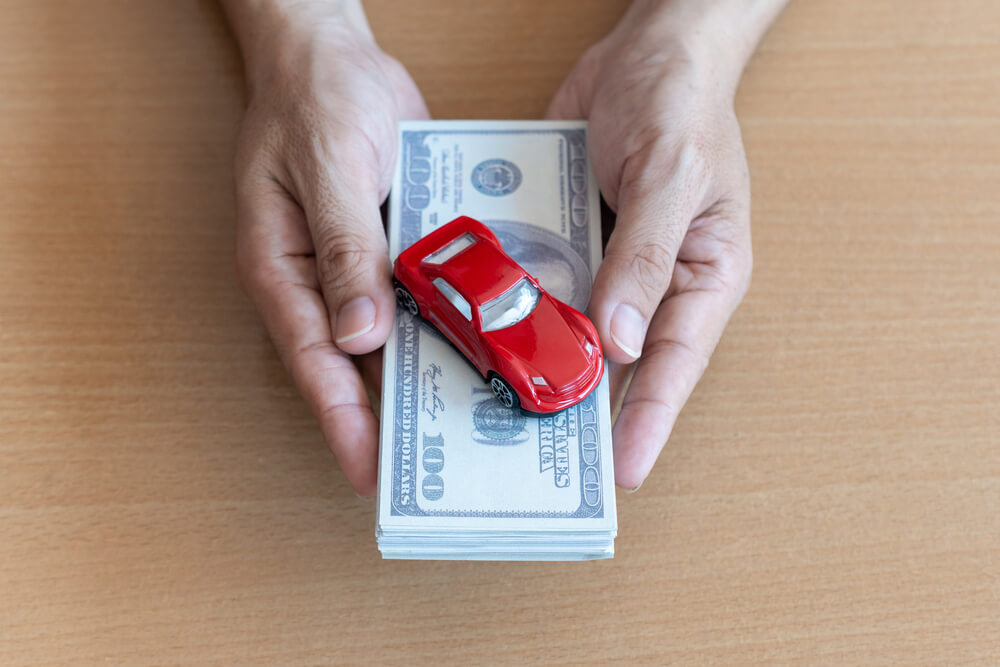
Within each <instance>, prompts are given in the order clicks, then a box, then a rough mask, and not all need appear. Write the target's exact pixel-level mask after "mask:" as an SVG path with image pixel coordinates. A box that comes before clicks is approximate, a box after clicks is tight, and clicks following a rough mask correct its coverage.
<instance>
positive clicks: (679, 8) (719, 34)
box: [619, 0, 787, 95]
mask: <svg viewBox="0 0 1000 667" xmlns="http://www.w3.org/2000/svg"><path fill="white" fill-rule="evenodd" d="M786 3H787V0H749V1H748V0H634V2H633V3H632V5H631V6H630V7H629V10H628V12H627V13H626V15H625V17H624V18H623V19H622V23H621V24H620V26H619V27H621V26H626V27H627V30H628V32H630V33H632V34H635V32H634V31H639V33H640V34H641V35H642V36H643V38H647V37H648V39H650V40H651V43H652V44H653V45H660V46H666V48H672V49H675V50H678V51H680V52H682V53H683V54H684V55H685V57H686V58H688V59H689V60H690V61H691V62H692V65H693V66H695V67H696V68H697V69H698V70H699V71H701V72H702V73H704V74H706V75H708V76H711V77H712V78H713V79H714V80H715V81H716V82H717V84H718V86H720V88H722V89H724V90H725V91H726V92H727V93H728V94H730V95H734V94H735V92H736V88H737V86H738V85H739V80H740V77H741V76H742V73H743V69H744V68H745V67H746V64H747V63H748V62H749V60H750V57H751V56H752V55H753V52H754V50H755V49H756V48H757V44H758V43H759V42H760V40H761V38H762V37H763V36H764V33H765V32H767V29H768V27H769V26H770V25H771V23H772V22H773V21H774V19H775V17H777V15H778V13H779V12H780V11H781V9H782V8H783V7H784V5H785V4H786Z"/></svg>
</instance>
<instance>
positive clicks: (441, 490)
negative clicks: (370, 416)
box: [376, 121, 617, 557]
mask: <svg viewBox="0 0 1000 667" xmlns="http://www.w3.org/2000/svg"><path fill="white" fill-rule="evenodd" d="M460 215H469V216H472V217H474V218H477V219H478V220H481V221H482V222H484V223H485V224H486V225H487V226H489V227H490V228H491V229H492V230H493V231H494V232H495V233H496V235H497V237H498V238H499V239H500V242H501V243H502V245H503V247H504V249H505V250H506V251H507V253H508V254H509V255H510V256H511V257H513V258H514V260H515V261H517V262H518V263H519V264H521V265H522V266H523V267H524V268H525V269H527V271H528V272H529V273H531V274H532V275H534V276H535V277H537V278H538V279H539V281H540V282H541V284H542V286H543V287H545V289H546V290H548V291H549V292H550V293H551V294H553V296H555V297H556V298H558V299H560V300H562V301H565V302H566V303H568V304H570V305H572V306H573V307H575V308H577V309H578V310H581V311H584V312H585V311H586V307H587V302H588V300H589V298H590V287H591V283H592V280H593V275H594V272H595V271H596V270H597V267H598V265H599V264H600V261H601V236H600V219H599V199H598V190H597V186H596V183H595V180H594V176H593V172H592V170H591V169H590V166H589V164H588V161H587V149H586V124H585V123H582V122H547V121H546V122H543V121H518V122H509V121H436V122H435V121H427V122H412V123H402V124H401V125H400V134H399V160H398V165H397V170H396V175H395V182H394V186H393V190H392V194H391V196H390V210H389V253H390V256H391V258H392V259H395V257H396V256H397V255H398V254H399V253H400V252H401V251H402V250H403V249H405V248H406V247H408V246H409V245H411V244H412V243H413V242H415V241H416V240H417V239H419V238H420V237H421V236H423V235H425V234H427V233H429V232H430V231H432V230H434V229H435V228H437V227H439V226H441V225H443V224H445V223H447V222H449V221H451V220H452V219H454V218H456V217H458V216H460ZM382 387H383V395H382V417H381V424H382V428H381V447H380V455H379V490H378V509H377V515H378V518H377V521H378V525H377V531H376V532H377V535H378V537H379V542H380V546H382V545H389V544H392V543H393V540H396V541H397V543H398V541H399V540H403V541H405V540H406V539H410V538H414V537H415V536H421V535H422V536H427V535H438V536H439V539H440V540H444V541H447V540H448V539H451V541H452V542H453V543H454V545H456V546H455V548H456V549H458V550H459V551H461V549H463V548H471V547H470V546H469V545H470V544H474V543H479V542H477V540H480V539H485V538H483V536H488V535H497V534H504V535H508V536H510V535H519V536H521V541H522V542H524V543H525V544H527V546H525V548H526V549H530V548H532V547H531V544H530V543H531V540H532V539H533V537H532V536H535V537H538V536H540V535H543V534H549V535H556V536H563V537H565V539H567V540H573V539H581V540H582V539H584V537H586V536H589V537H586V539H590V540H593V536H594V535H611V536H612V537H613V535H614V532H615V531H616V530H617V518H616V511H615V497H614V480H613V478H614V475H613V471H612V453H611V424H610V405H609V398H608V381H607V377H605V378H604V379H603V380H602V382H601V383H600V385H599V386H598V388H597V389H596V390H595V391H594V392H593V393H592V394H591V395H590V396H589V397H588V398H586V399H585V400H584V401H583V402H582V403H580V404H579V405H577V406H574V407H572V408H569V409H568V410H565V411H563V412H561V413H558V414H556V415H553V416H547V417H534V416H527V415H524V414H522V413H520V412H515V411H511V410H509V409H507V408H504V407H503V406H502V405H501V404H500V403H499V401H497V400H496V399H495V398H494V396H493V394H492V392H491V391H490V388H489V386H488V384H487V383H486V382H485V381H484V380H483V378H482V376H481V375H480V374H479V373H478V372H477V371H476V370H475V369H474V368H473V367H472V365H471V364H469V363H468V362H466V361H465V360H464V359H463V358H462V357H461V356H460V354H459V353H458V352H457V351H456V350H455V349H454V348H453V347H452V346H451V345H450V344H449V343H448V342H447V340H446V339H445V338H444V337H443V336H442V335H441V334H440V333H439V332H438V331H437V330H436V329H434V328H433V327H431V326H430V325H429V324H428V323H426V322H424V321H422V320H421V319H420V318H415V317H413V316H411V315H410V314H409V313H408V312H406V311H405V310H403V309H402V308H400V309H398V310H397V313H396V320H395V324H394V326H393V329H392V333H391V335H390V337H389V339H388V342H387V343H386V346H385V353H384V360H383V382H382ZM574 536H578V537H574ZM470 540H471V542H470ZM546 542H548V543H551V539H549V540H545V539H542V540H540V542H539V544H540V545H541V546H540V547H539V548H540V549H544V548H545V547H544V544H545V543H546ZM514 543H516V540H515V542H514ZM462 545H465V546H462ZM536 546H537V545H536ZM390 550H391V549H390ZM511 550H512V551H513V550H516V547H511ZM386 551H387V548H383V552H384V553H385V552H386ZM434 551H435V549H434V548H433V547H432V548H429V550H428V552H430V553H432V552H434ZM493 553H498V554H500V555H497V556H496V557H504V556H503V555H502V553H504V549H503V548H500V549H499V550H498V551H496V552H493Z"/></svg>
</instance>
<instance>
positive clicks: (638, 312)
mask: <svg viewBox="0 0 1000 667" xmlns="http://www.w3.org/2000/svg"><path fill="white" fill-rule="evenodd" d="M662 153H663V151H662V149H657V151H654V150H647V151H645V152H640V153H638V154H637V155H635V156H634V157H632V158H630V159H629V160H628V161H627V163H626V165H625V167H624V169H623V172H622V177H621V187H620V189H619V191H618V193H617V194H618V197H617V203H618V218H617V221H616V222H615V228H614V231H612V233H611V237H610V238H609V239H608V245H607V248H606V249H605V255H604V260H603V262H602V263H601V267H600V269H599V270H598V272H597V276H596V277H595V278H594V289H593V292H592V293H591V299H590V315H591V319H592V320H593V322H594V326H595V327H596V328H597V331H598V333H599V334H600V336H601V342H602V343H603V345H604V353H605V355H606V356H607V357H608V358H609V359H611V360H612V361H616V362H618V363H630V362H633V361H635V360H636V359H638V358H639V356H640V355H641V354H642V350H643V343H644V341H645V339H646V331H647V329H648V327H649V322H650V320H651V319H652V317H653V313H654V312H656V309H657V307H658V306H659V304H660V302H661V301H662V300H663V297H664V294H666V291H667V288H668V286H669V285H670V280H671V277H672V275H673V271H674V263H675V261H676V259H677V252H678V249H679V248H680V245H681V242H682V241H683V239H684V235H685V233H686V232H687V229H688V226H689V224H690V222H691V220H692V219H693V218H694V217H695V216H696V215H697V214H698V212H699V211H698V208H699V207H700V206H701V205H702V201H703V200H704V198H705V192H704V185H703V183H704V182H705V181H706V180H707V179H704V178H703V175H702V173H701V171H700V169H698V168H697V167H696V165H695V164H694V158H693V157H692V151H689V150H686V149H685V150H681V151H679V152H678V153H676V154H675V155H672V156H668V157H667V158H666V159H669V160H671V161H670V162H667V163H664V162H663V160H664V159H665V158H663V157H661V156H662Z"/></svg>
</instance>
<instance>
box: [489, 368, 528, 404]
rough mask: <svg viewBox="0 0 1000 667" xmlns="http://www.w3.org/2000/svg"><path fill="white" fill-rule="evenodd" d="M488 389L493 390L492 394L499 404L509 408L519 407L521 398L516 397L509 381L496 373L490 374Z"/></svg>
mask: <svg viewBox="0 0 1000 667" xmlns="http://www.w3.org/2000/svg"><path fill="white" fill-rule="evenodd" d="M490 389H492V390H493V395H494V396H496V399H497V400H498V401H499V402H500V405H502V406H504V407H505V408H510V409H511V410H518V409H520V407H521V399H519V398H518V397H517V392H515V391H514V388H513V387H511V386H510V383H509V382H507V381H506V380H504V379H503V378H502V377H500V376H499V375H497V374H496V373H491V374H490Z"/></svg>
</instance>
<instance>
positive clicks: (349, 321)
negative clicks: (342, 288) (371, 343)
mask: <svg viewBox="0 0 1000 667" xmlns="http://www.w3.org/2000/svg"><path fill="white" fill-rule="evenodd" d="M374 327H375V302H374V301H372V300H371V299H370V298H369V297H367V296H359V297H357V298H354V299H351V300H350V301H348V302H347V303H345V304H344V305H343V306H341V307H340V310H339V311H338V312H337V337H336V338H335V339H334V340H335V341H336V342H337V343H338V344H340V343H346V342H347V341H349V340H354V339H355V338H357V337H358V336H361V335H364V334H366V333H368V332H369V331H371V330H372V329H373V328H374Z"/></svg>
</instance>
